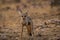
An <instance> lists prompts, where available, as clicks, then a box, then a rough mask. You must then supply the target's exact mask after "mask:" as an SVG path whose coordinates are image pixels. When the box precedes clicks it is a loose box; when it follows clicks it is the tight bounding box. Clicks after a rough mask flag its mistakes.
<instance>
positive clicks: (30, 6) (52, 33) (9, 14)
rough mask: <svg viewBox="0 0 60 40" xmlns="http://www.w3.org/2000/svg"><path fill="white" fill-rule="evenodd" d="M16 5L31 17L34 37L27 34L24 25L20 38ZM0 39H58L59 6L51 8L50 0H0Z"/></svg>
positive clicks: (19, 22) (59, 24)
mask: <svg viewBox="0 0 60 40" xmlns="http://www.w3.org/2000/svg"><path fill="white" fill-rule="evenodd" d="M18 5H19V6H20V8H21V9H22V11H23V13H25V12H27V13H28V15H29V16H30V17H31V18H32V20H33V28H34V37H30V36H28V35H27V29H26V27H24V28H23V30H24V31H23V38H22V39H21V30H22V29H21V27H22V26H21V17H20V16H21V15H19V14H18V12H17V10H16V6H18ZM0 40H60V6H53V8H51V6H50V0H45V1H44V0H43V1H42V0H35V1H34V0H31V1H30V0H25V1H24V0H21V1H20V2H19V3H16V2H14V1H12V2H10V1H7V0H6V3H2V2H1V0H0Z"/></svg>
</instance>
